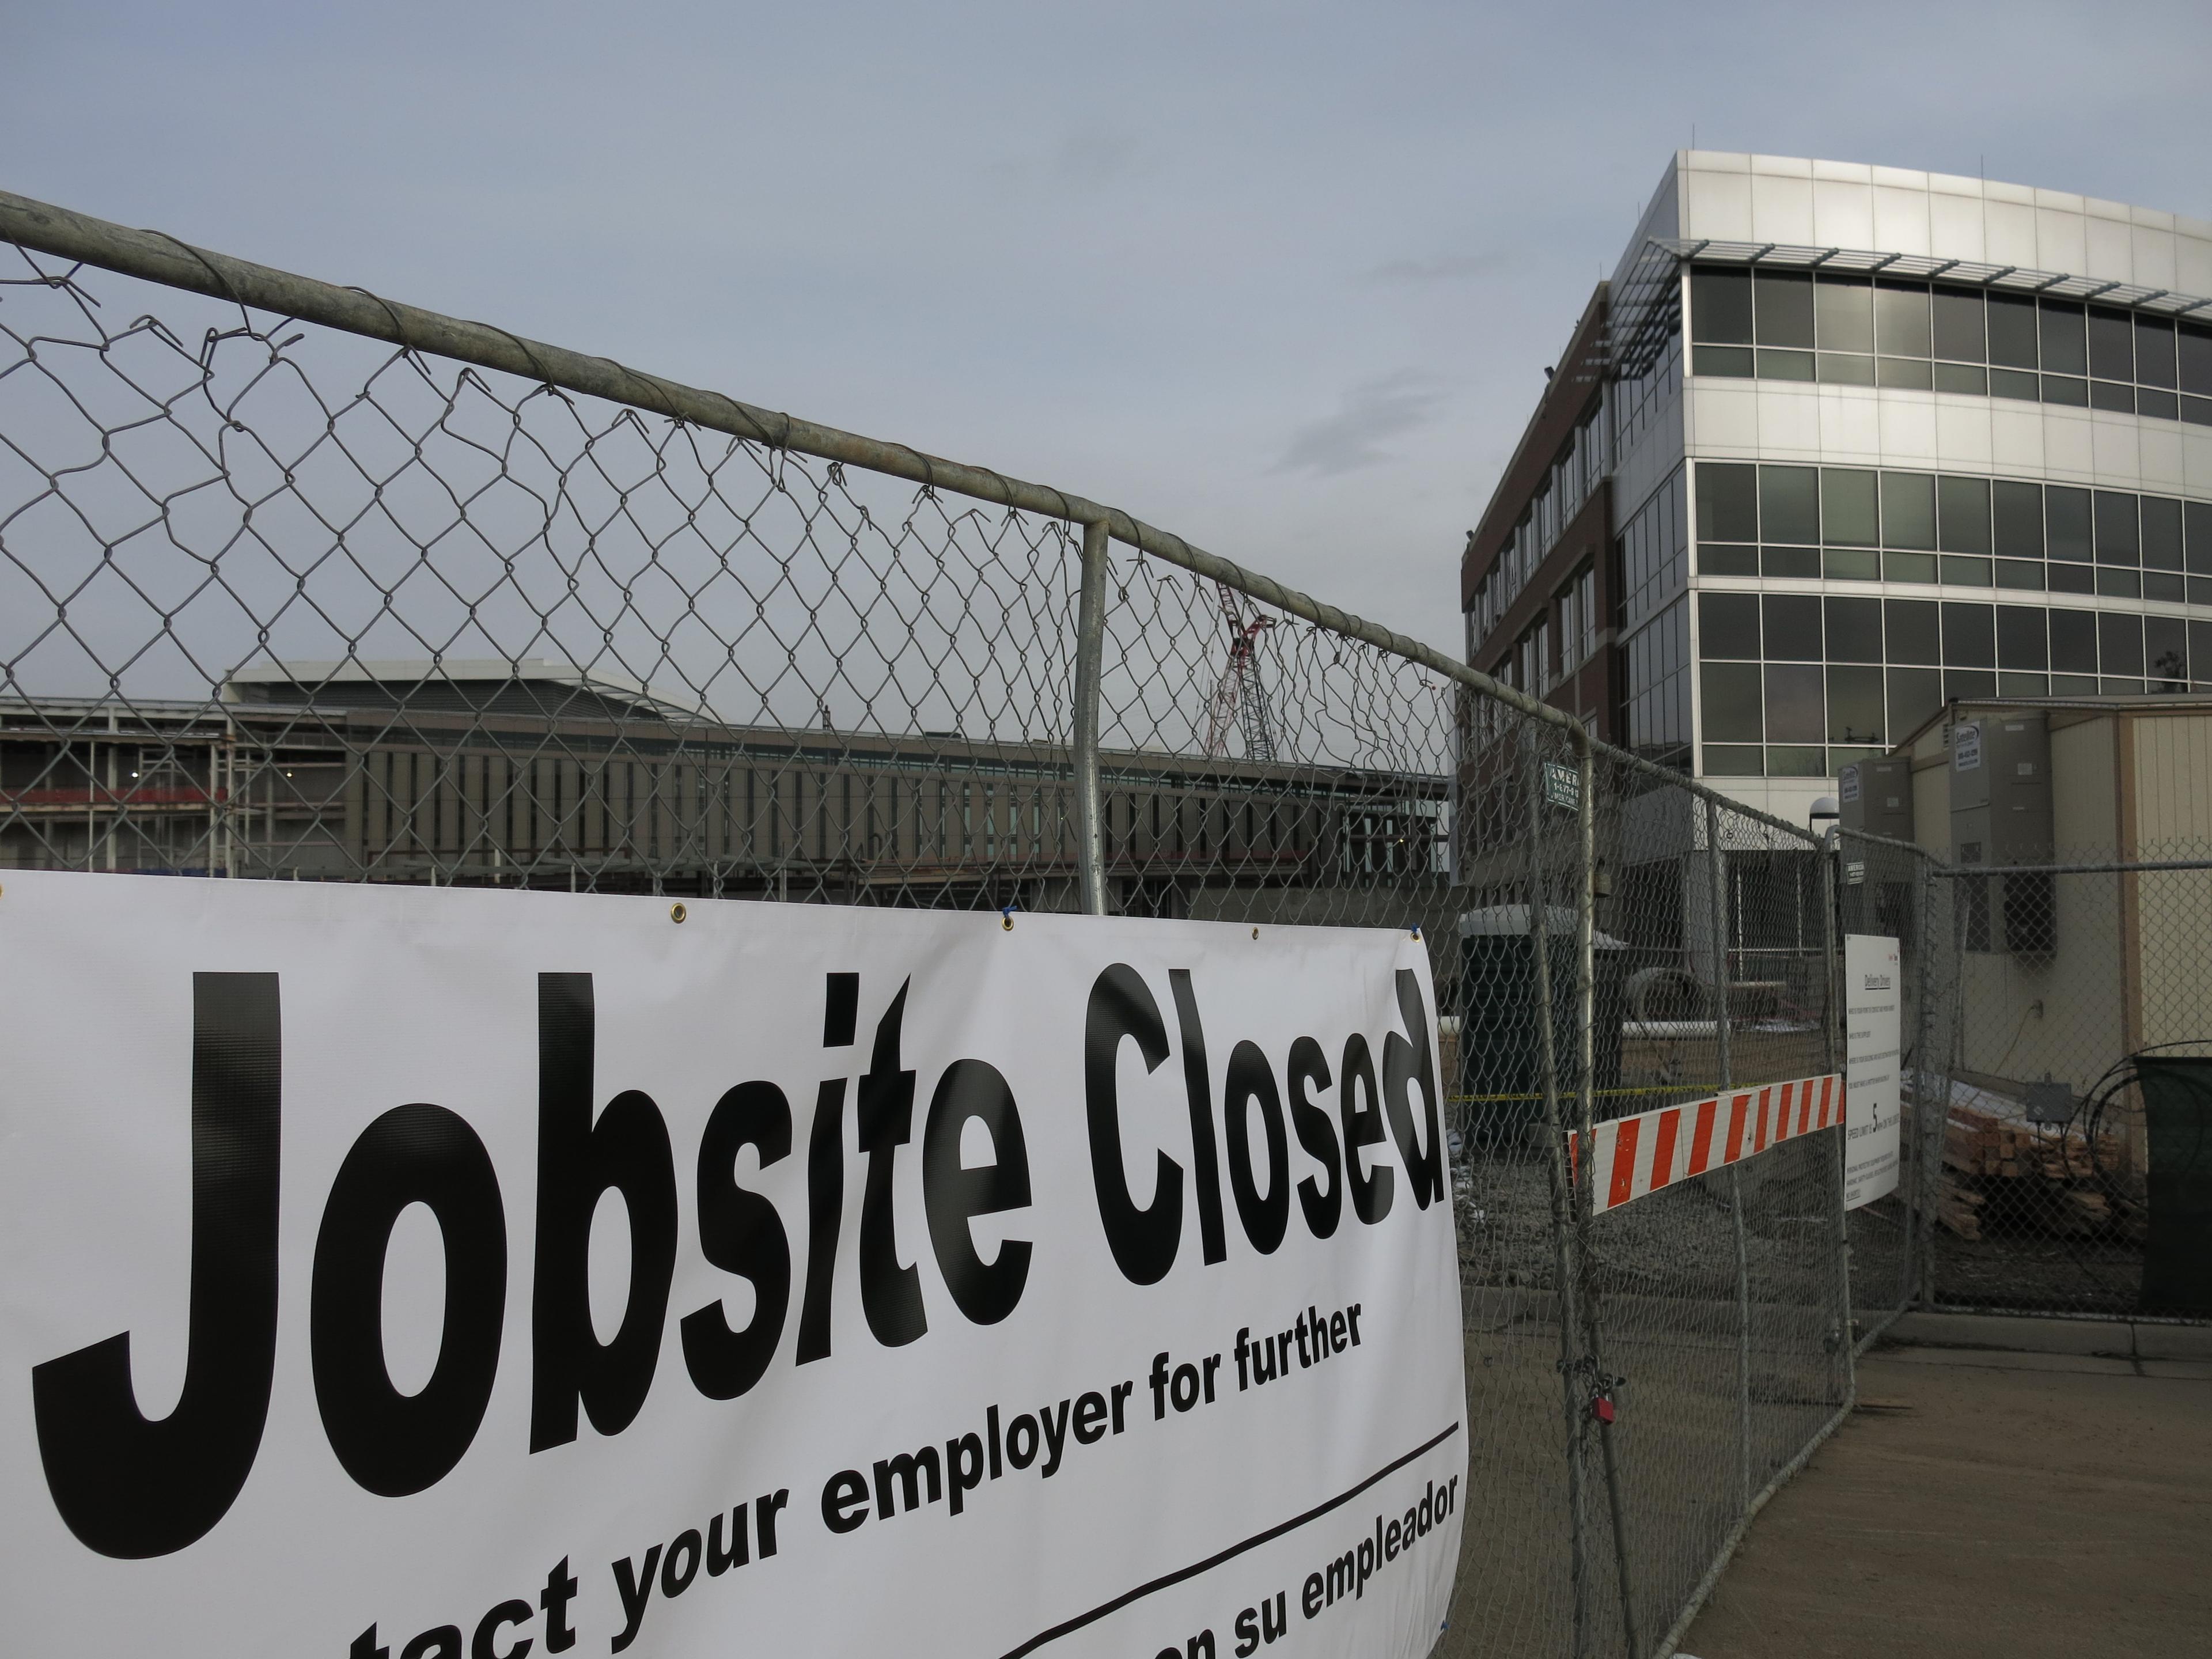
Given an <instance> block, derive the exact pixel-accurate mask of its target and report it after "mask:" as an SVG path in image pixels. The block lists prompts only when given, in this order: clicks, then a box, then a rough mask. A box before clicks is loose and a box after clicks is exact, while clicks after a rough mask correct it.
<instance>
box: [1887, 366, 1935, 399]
mask: <svg viewBox="0 0 2212 1659" xmlns="http://www.w3.org/2000/svg"><path fill="white" fill-rule="evenodd" d="M1875 364H1876V365H1877V367H1876V368H1875V381H1876V383H1877V384H1879V385H1881V386H1904V387H1905V388H1906V389H1907V390H1909V391H1912V392H1925V391H1927V390H1928V389H1929V387H1930V386H1934V385H1935V384H1936V381H1935V377H1934V375H1933V374H1932V372H1931V371H1930V369H1929V363H1928V360H1927V359H1926V358H1924V357H1877V358H1875Z"/></svg>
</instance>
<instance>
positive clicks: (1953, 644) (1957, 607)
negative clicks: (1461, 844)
mask: <svg viewBox="0 0 2212 1659" xmlns="http://www.w3.org/2000/svg"><path fill="white" fill-rule="evenodd" d="M1994 609H1995V607H1994V606H1991V605H1968V604H1966V603H1964V602H1962V601H1960V600H1956V599H1947V600H1945V601H1944V602H1943V666H1944V667H1946V668H1994V667H1995V666H1996V660H1997V643H1996V625H1995V623H1996V618H1995V617H1993V616H1992V615H1991V612H1992V611H1994Z"/></svg>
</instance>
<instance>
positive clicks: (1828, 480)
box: [1820, 466, 1881, 547]
mask: <svg viewBox="0 0 2212 1659" xmlns="http://www.w3.org/2000/svg"><path fill="white" fill-rule="evenodd" d="M1876 476H1877V475H1875V473H1873V472H1871V471H1865V470H1863V469H1861V468H1858V467H1846V466H1824V467H1822V468H1821V469H1820V538H1821V539H1822V540H1823V541H1826V542H1832V543H1840V544H1843V545H1844V546H1846V547H1879V546H1880V545H1881V511H1880V509H1879V506H1878V503H1877V496H1876V492H1875V477H1876Z"/></svg>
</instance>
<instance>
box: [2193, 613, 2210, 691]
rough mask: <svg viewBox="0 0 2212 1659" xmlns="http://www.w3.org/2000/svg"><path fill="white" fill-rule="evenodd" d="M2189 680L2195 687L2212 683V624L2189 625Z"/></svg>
mask: <svg viewBox="0 0 2212 1659" xmlns="http://www.w3.org/2000/svg"><path fill="white" fill-rule="evenodd" d="M2189 678H2190V683H2191V684H2193V685H2204V684H2208V683H2212V622H2195V621H2192V622H2191V623H2190V624H2189Z"/></svg>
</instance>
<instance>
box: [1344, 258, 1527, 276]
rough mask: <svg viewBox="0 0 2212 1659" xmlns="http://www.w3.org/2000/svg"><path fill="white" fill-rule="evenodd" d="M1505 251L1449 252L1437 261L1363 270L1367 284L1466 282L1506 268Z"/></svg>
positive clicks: (1406, 261)
mask: <svg viewBox="0 0 2212 1659" xmlns="http://www.w3.org/2000/svg"><path fill="white" fill-rule="evenodd" d="M1508 263H1509V261H1508V258H1507V256H1506V255H1505V254H1504V253H1503V252H1492V253H1448V254H1444V255H1443V256H1441V257H1440V258H1434V259H1390V260H1387V261H1385V262H1384V263H1383V264H1379V265H1376V267H1375V268H1374V269H1373V270H1367V271H1363V272H1362V273H1361V274H1360V280H1361V281H1362V282H1364V283H1467V282H1472V281H1474V279H1475V278H1476V277H1478V276H1487V275H1488V274H1489V273H1490V272H1492V271H1493V270H1501V269H1503V268H1504V266H1505V265H1506V264H1508Z"/></svg>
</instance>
